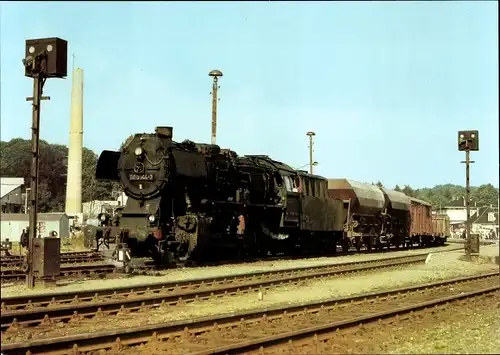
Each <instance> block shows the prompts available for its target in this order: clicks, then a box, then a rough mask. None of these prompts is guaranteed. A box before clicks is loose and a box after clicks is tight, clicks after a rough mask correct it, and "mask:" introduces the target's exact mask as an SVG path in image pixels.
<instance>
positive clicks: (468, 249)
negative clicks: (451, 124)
mask: <svg viewBox="0 0 500 355" xmlns="http://www.w3.org/2000/svg"><path fill="white" fill-rule="evenodd" d="M458 150H459V151H465V161H462V162H461V163H463V164H464V163H465V208H466V221H465V237H466V242H465V255H466V256H467V259H469V260H470V259H471V257H472V255H479V235H478V234H476V235H475V237H474V240H473V239H472V235H471V221H470V164H473V163H474V161H471V160H470V152H471V151H478V150H479V132H478V131H477V130H475V131H459V132H458Z"/></svg>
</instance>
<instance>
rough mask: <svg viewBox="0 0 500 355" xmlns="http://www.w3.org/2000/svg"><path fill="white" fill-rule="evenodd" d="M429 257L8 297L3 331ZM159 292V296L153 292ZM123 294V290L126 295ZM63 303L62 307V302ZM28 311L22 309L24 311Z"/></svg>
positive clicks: (224, 294) (279, 284)
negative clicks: (132, 286) (120, 287)
mask: <svg viewBox="0 0 500 355" xmlns="http://www.w3.org/2000/svg"><path fill="white" fill-rule="evenodd" d="M426 258H427V254H424V255H412V256H404V257H393V258H387V259H379V260H370V261H364V262H350V263H345V264H333V265H320V266H315V267H306V268H295V269H285V270H274V271H265V272H257V273H251V274H243V275H234V276H231V277H227V276H225V277H217V278H212V279H199V280H187V281H180V282H174V283H163V284H156V285H153V287H151V285H148V286H147V288H146V289H144V288H145V287H146V286H141V288H139V289H137V288H135V287H134V288H122V289H121V290H119V289H113V288H110V289H106V290H103V291H95V292H94V293H92V291H87V292H83V293H82V292H80V293H76V294H75V293H64V294H49V295H40V296H38V295H37V296H24V297H15V298H14V297H11V298H9V299H2V312H1V330H2V331H4V330H6V329H8V328H9V327H10V326H11V325H12V324H13V323H15V324H16V325H37V324H40V323H43V322H46V321H47V320H49V319H50V320H51V321H63V322H67V321H69V320H71V319H72V318H74V317H76V316H79V317H85V318H89V317H93V316H95V315H96V314H97V313H98V312H99V314H105V315H111V314H116V313H118V312H119V311H123V310H124V309H126V310H129V311H138V310H141V309H144V308H145V307H148V308H151V307H160V306H172V305H177V304H184V303H188V302H193V301H201V300H208V299H211V298H214V297H224V296H232V295H241V294H244V293H249V292H255V291H258V290H263V289H269V288H272V287H278V286H283V285H290V284H298V283H300V282H303V281H308V280H313V279H317V278H325V277H334V276H342V275H346V274H351V273H360V272H371V271H374V270H377V269H381V268H384V269H385V268H393V267H401V266H406V265H411V264H415V263H423V262H424V261H425V260H426ZM153 290H155V291H156V292H153ZM120 291H121V292H120ZM57 301H59V302H60V303H59V304H58V303H57ZM20 307H22V308H21V309H19V308H20Z"/></svg>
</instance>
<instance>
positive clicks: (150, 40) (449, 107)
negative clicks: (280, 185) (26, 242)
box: [0, 1, 499, 188]
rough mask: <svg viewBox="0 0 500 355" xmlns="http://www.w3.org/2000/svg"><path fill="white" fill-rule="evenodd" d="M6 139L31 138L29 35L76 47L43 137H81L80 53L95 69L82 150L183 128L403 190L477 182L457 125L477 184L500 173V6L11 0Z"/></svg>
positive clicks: (1, 26)
mask: <svg viewBox="0 0 500 355" xmlns="http://www.w3.org/2000/svg"><path fill="white" fill-rule="evenodd" d="M0 6H1V8H0V11H1V14H0V49H1V54H0V67H1V70H0V75H1V87H0V90H1V101H0V108H1V109H0V113H1V122H0V123H1V125H0V127H1V131H0V138H1V140H4V141H5V140H10V139H12V138H16V137H22V138H26V139H29V138H30V137H31V130H30V126H31V105H30V103H28V102H26V100H25V98H26V97H27V96H31V93H32V85H33V84H32V80H30V79H28V78H26V77H24V69H23V66H22V62H21V60H22V58H23V56H24V51H25V48H24V46H25V44H24V42H25V40H26V39H28V38H43V37H61V38H63V39H65V40H67V41H68V47H69V48H68V59H69V65H68V77H67V78H66V79H50V80H47V83H46V84H45V87H44V95H47V96H50V97H51V100H50V101H44V102H43V103H42V114H41V133H40V137H41V139H44V140H46V141H48V142H50V143H58V144H68V140H69V118H70V97H71V68H72V65H73V63H72V55H73V54H74V56H75V65H76V66H77V67H80V68H82V69H83V70H84V81H85V84H84V138H83V140H84V146H86V147H87V148H90V149H92V150H93V151H94V152H96V153H97V154H99V153H100V152H101V151H102V150H104V149H109V150H117V149H118V148H119V147H120V144H121V143H122V142H123V141H124V140H125V139H126V138H127V137H128V136H129V135H130V134H133V133H138V132H153V131H154V128H155V127H156V126H172V127H174V140H176V141H182V140H184V139H190V140H193V141H195V142H205V143H209V142H210V137H211V104H212V102H211V95H210V92H211V86H212V81H211V78H210V77H209V76H208V72H209V71H210V70H212V69H219V70H221V71H222V72H223V73H224V76H223V77H222V78H221V79H220V82H219V84H220V89H219V98H220V101H219V105H218V125H217V143H218V144H219V145H220V146H222V147H223V148H231V149H232V150H234V151H236V152H237V153H238V154H240V155H243V154H266V155H269V156H270V157H272V158H274V159H276V160H279V161H282V162H284V163H287V164H290V165H291V166H294V167H296V168H299V167H304V166H305V165H306V164H307V163H308V162H309V152H308V137H307V136H306V133H307V132H308V131H311V130H312V131H314V132H315V133H316V136H315V137H314V152H313V154H314V160H315V161H317V162H318V165H317V167H315V170H314V172H315V173H317V174H319V175H322V176H325V177H327V178H334V177H338V178H340V177H345V178H349V179H353V180H358V181H363V182H376V181H381V182H382V183H383V184H384V185H385V186H388V187H393V186H394V185H396V184H399V185H400V186H402V185H405V184H409V185H411V186H412V187H414V188H421V187H431V186H434V185H437V184H446V183H453V184H461V185H463V184H465V166H464V164H460V162H461V161H462V160H464V153H463V152H459V151H458V148H457V136H458V134H457V132H458V130H467V129H477V130H479V137H480V151H479V152H473V153H471V159H472V160H474V161H475V163H474V164H473V165H472V167H471V183H472V184H473V185H479V184H484V183H493V184H494V185H495V186H498V179H499V178H498V177H499V127H498V124H499V112H498V94H499V93H498V74H499V73H498V62H499V59H498V3H497V2H496V1H481V2H472V1H471V2H467V1H456V2H306V1H304V2H289V3H287V2H271V1H269V2H265V1H262V2H248V3H244V2H232V3H222V2H220V3H217V2H212V3H197V2H174V3H169V2H148V3H139V2H123V3H120V2H87V3H83V2H82V3H80V2H67V3H65V2H53V3H51V2H43V3H42V2H33V3H30V2H2V3H1V5H0Z"/></svg>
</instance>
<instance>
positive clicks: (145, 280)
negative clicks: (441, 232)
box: [2, 245, 463, 297]
mask: <svg viewBox="0 0 500 355" xmlns="http://www.w3.org/2000/svg"><path fill="white" fill-rule="evenodd" d="M454 248H457V246H456V245H449V246H444V247H437V248H429V249H414V250H405V251H396V252H386V253H374V254H358V255H349V256H337V257H322V258H311V259H299V260H278V261H259V262H254V263H247V264H231V265H222V266H208V267H194V268H183V269H173V270H165V271H161V272H158V273H157V275H156V276H146V275H136V276H132V277H121V278H112V279H105V280H96V279H90V280H78V281H64V280H62V281H60V282H58V286H57V287H56V288H47V289H40V288H36V289H33V290H30V289H28V288H26V287H25V285H23V284H14V285H9V286H6V285H5V284H3V285H2V296H4V297H9V296H21V295H30V294H44V293H52V292H72V291H74V292H77V291H84V290H99V289H102V288H108V287H123V286H134V285H144V284H149V283H157V282H173V281H180V280H189V279H199V278H208V277H217V276H226V275H238V274H246V273H250V272H259V271H270V270H280V269H289V268H294V267H306V266H316V265H334V264H341V263H347V262H353V261H362V260H378V259H385V258H391V257H398V256H403V255H414V254H424V253H433V252H438V253H441V252H445V251H449V250H450V249H454ZM459 253H462V254H463V252H461V251H460V252H459Z"/></svg>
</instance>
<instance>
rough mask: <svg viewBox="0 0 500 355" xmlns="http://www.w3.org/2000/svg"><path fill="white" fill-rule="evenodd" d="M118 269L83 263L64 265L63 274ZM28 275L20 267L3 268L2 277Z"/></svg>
mask: <svg viewBox="0 0 500 355" xmlns="http://www.w3.org/2000/svg"><path fill="white" fill-rule="evenodd" d="M115 270H116V267H115V266H114V265H110V264H83V265H62V266H61V275H62V276H65V277H67V276H74V275H82V274H85V275H86V274H94V273H112V272H113V271H115ZM25 277H26V273H25V272H24V271H22V270H19V269H2V270H1V279H2V281H11V280H14V281H15V280H21V279H24V278H25Z"/></svg>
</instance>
